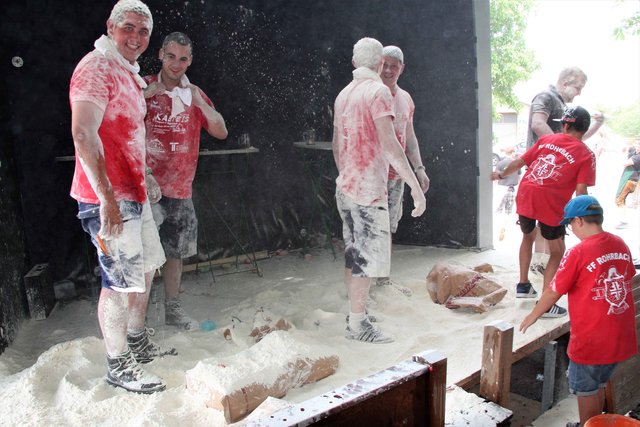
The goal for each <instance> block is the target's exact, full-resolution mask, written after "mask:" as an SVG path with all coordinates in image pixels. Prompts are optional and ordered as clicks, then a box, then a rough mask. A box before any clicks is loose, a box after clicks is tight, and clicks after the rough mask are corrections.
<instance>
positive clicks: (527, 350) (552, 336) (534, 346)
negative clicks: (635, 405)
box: [455, 319, 640, 390]
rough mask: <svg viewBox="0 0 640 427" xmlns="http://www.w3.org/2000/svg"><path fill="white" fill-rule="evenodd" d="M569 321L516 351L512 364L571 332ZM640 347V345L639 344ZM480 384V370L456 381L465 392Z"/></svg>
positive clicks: (512, 357)
mask: <svg viewBox="0 0 640 427" xmlns="http://www.w3.org/2000/svg"><path fill="white" fill-rule="evenodd" d="M569 327H570V324H569V320H568V319H567V320H566V321H565V322H564V323H563V324H562V325H560V326H558V327H557V328H555V329H553V330H551V331H549V332H547V333H546V334H544V335H542V336H540V337H538V338H536V339H534V340H533V341H531V342H529V343H527V344H525V345H523V346H522V347H520V348H518V349H516V350H515V351H514V352H513V355H512V356H511V364H514V363H516V362H517V361H518V360H520V359H523V358H525V357H527V356H528V355H530V354H531V353H533V352H534V351H536V350H538V349H541V348H542V347H544V346H545V345H546V344H547V343H548V342H549V341H554V340H556V339H558V338H559V337H561V336H563V335H565V334H567V333H568V332H569ZM639 346H640V343H639ZM479 383H480V370H477V371H475V372H471V373H470V374H469V375H467V376H466V377H464V378H462V379H460V380H458V381H456V383H455V384H456V385H457V386H458V387H460V388H463V389H465V390H469V389H471V388H473V387H475V386H476V385H478V384H479Z"/></svg>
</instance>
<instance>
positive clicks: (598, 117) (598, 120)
mask: <svg viewBox="0 0 640 427" xmlns="http://www.w3.org/2000/svg"><path fill="white" fill-rule="evenodd" d="M591 118H592V119H593V120H592V122H591V126H589V129H587V131H586V132H585V133H584V135H582V140H583V141H586V140H587V139H589V138H591V137H592V136H593V135H595V133H596V132H598V130H599V129H600V127H601V126H602V124H603V123H604V114H602V113H594V114H593V116H591Z"/></svg>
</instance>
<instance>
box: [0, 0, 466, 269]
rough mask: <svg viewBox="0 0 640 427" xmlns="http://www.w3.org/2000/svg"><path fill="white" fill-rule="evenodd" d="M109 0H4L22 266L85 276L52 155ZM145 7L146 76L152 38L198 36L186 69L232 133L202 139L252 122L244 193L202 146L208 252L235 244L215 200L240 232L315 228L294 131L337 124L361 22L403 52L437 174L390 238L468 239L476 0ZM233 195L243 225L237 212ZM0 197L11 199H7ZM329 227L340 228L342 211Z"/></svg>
mask: <svg viewBox="0 0 640 427" xmlns="http://www.w3.org/2000/svg"><path fill="white" fill-rule="evenodd" d="M112 5H113V2H111V1H88V0H77V1H73V2H66V1H45V0H8V1H5V2H4V3H3V6H4V13H3V18H2V22H1V24H0V37H1V39H2V40H3V46H2V53H3V54H2V70H3V75H4V76H5V79H4V82H2V83H1V84H2V85H3V86H5V87H4V93H5V94H6V96H5V97H4V102H3V104H4V105H3V110H2V111H3V113H4V112H5V111H6V113H7V114H3V115H2V144H3V150H2V153H3V156H9V157H11V159H10V160H11V161H12V162H13V164H14V165H15V169H14V173H13V175H12V179H14V180H15V182H14V184H15V185H16V187H17V189H18V192H17V194H19V201H18V199H17V198H16V197H15V196H14V197H13V198H11V197H10V199H11V201H13V202H16V203H15V204H16V205H17V206H20V208H16V210H15V211H14V212H17V213H19V214H20V215H22V225H23V227H24V236H25V237H24V242H25V246H26V259H27V264H28V265H29V266H31V265H33V264H36V263H41V262H49V263H50V264H51V272H52V275H53V277H54V279H56V280H59V279H62V278H64V277H67V276H69V275H71V276H72V277H76V276H78V275H80V274H82V271H83V265H84V262H83V259H84V258H83V257H84V256H85V254H84V252H83V247H84V245H83V242H84V236H83V233H82V231H81V229H80V225H79V221H78V220H77V219H76V218H75V209H76V207H75V203H74V201H73V200H72V199H71V198H70V197H69V196H68V191H69V186H70V182H71V177H72V173H73V164H72V163H69V162H67V163H65V162H56V161H55V158H56V156H63V155H71V154H73V144H72V141H71V137H70V130H69V129H70V109H69V103H68V84H69V79H70V76H71V73H72V72H73V69H74V67H75V65H76V64H77V62H78V61H79V60H80V58H81V57H82V56H83V55H84V54H86V53H87V52H88V51H89V50H91V49H92V48H93V42H94V40H95V39H96V38H97V37H98V36H99V35H100V34H102V33H104V32H105V31H106V30H105V21H106V19H107V17H108V14H109V11H110V9H111V7H112ZM148 5H149V6H150V8H151V10H152V13H153V14H154V30H153V34H152V39H151V44H150V46H149V49H148V50H147V52H146V53H145V54H143V56H142V57H141V59H140V63H141V67H142V74H150V73H155V72H157V71H158V70H159V65H160V64H159V61H158V59H157V52H158V49H159V47H160V43H161V40H162V38H163V37H164V36H165V35H166V34H168V33H169V32H171V31H184V32H186V33H187V34H189V35H190V37H191V38H192V39H193V41H194V63H193V65H192V67H191V68H190V70H189V72H188V76H189V78H190V79H191V81H192V82H193V83H195V84H197V85H199V86H200V87H201V88H202V89H203V90H204V91H205V92H206V93H207V94H208V95H209V96H210V97H211V98H212V99H213V101H214V103H215V104H216V107H217V109H218V110H219V111H220V112H221V113H222V114H223V115H224V117H225V119H226V121H227V125H228V128H229V132H230V135H229V138H228V140H227V141H226V142H224V143H223V142H219V141H214V140H212V139H211V138H209V137H203V141H202V147H203V148H209V149H219V148H224V147H225V146H233V145H234V142H235V141H236V139H237V137H238V135H239V134H241V133H245V132H246V133H249V134H250V137H251V143H252V145H254V146H256V147H258V148H259V149H260V153H259V154H256V155H251V156H250V158H249V161H248V165H249V172H248V175H247V180H245V181H241V184H246V186H244V185H240V187H242V188H244V189H246V190H247V192H246V196H247V197H246V198H241V197H240V196H239V195H238V194H239V189H238V188H239V184H238V181H237V180H236V179H235V178H234V177H233V176H230V175H227V174H217V173H214V172H216V171H219V170H221V169H223V168H224V167H226V166H228V165H229V164H230V163H231V164H233V165H235V166H237V167H242V164H240V165H239V164H238V162H239V160H238V159H237V158H234V159H232V160H230V159H229V158H214V157H209V158H201V160H200V164H199V169H198V175H197V177H196V183H195V190H196V192H195V194H194V200H195V202H196V204H197V206H198V214H199V221H200V227H201V229H202V232H201V235H200V237H201V240H202V236H203V234H202V233H205V234H206V237H207V246H208V248H207V252H208V251H213V252H216V253H228V252H229V251H230V250H232V246H233V241H232V239H231V238H230V236H229V233H227V232H226V230H225V229H224V226H223V225H222V223H221V221H220V220H219V218H218V216H217V215H216V214H215V212H214V211H213V210H212V208H211V203H214V204H215V206H216V207H217V208H218V209H219V210H220V211H221V214H222V216H223V217H224V218H225V219H226V220H227V221H230V223H231V225H232V227H233V228H234V229H235V230H239V233H240V235H241V239H242V240H246V239H247V237H248V236H249V234H248V233H249V232H250V235H251V236H252V237H253V240H254V243H255V247H256V249H276V248H279V247H286V246H287V245H293V246H296V245H299V244H300V237H299V234H300V230H301V229H302V228H305V227H309V226H310V228H312V229H315V228H317V227H318V223H315V224H307V222H308V221H307V220H308V218H312V217H313V215H312V214H313V212H312V206H313V205H312V203H311V199H310V195H309V191H308V190H309V183H308V180H307V179H306V177H305V175H304V171H303V168H302V165H301V161H300V160H301V157H300V153H299V152H297V151H296V149H294V148H293V147H292V142H293V141H296V140H299V139H300V138H301V136H302V132H303V131H304V130H305V129H308V128H315V129H316V132H317V134H318V136H319V139H324V140H329V139H330V138H331V132H332V109H333V108H332V107H333V101H334V99H335V97H336V95H337V93H338V92H339V91H340V90H341V89H342V88H343V87H344V86H345V85H346V84H348V82H349V81H350V80H351V71H352V66H351V50H352V47H353V44H354V43H355V41H357V40H358V39H359V38H361V37H363V36H371V37H375V38H377V39H379V40H380V41H381V42H382V43H383V44H395V45H398V46H400V47H402V48H403V50H404V52H405V63H406V70H405V72H404V74H403V76H402V77H401V79H400V85H401V86H402V87H403V88H405V89H407V90H408V91H409V92H410V93H411V94H412V96H413V98H414V101H415V103H416V115H415V119H414V121H415V129H416V134H417V135H418V139H419V141H420V148H421V152H422V157H423V160H424V163H425V165H426V167H427V172H428V174H429V176H430V178H431V185H432V188H431V190H430V191H429V193H428V195H427V212H426V213H425V215H423V216H422V217H421V218H419V219H413V218H411V217H410V215H409V212H410V207H411V206H410V203H406V204H405V214H404V217H403V220H402V222H401V224H400V227H399V230H398V233H397V235H396V236H395V241H396V242H398V243H411V244H420V245H445V246H457V245H460V246H466V247H473V246H476V245H477V236H478V230H477V218H476V216H477V200H478V194H477V186H476V181H477V160H476V159H477V143H476V130H477V123H478V115H477V95H476V87H477V85H476V58H475V29H474V11H473V2H472V0H448V1H446V2H445V1H441V0H404V1H397V2H391V3H390V2H388V1H381V0H352V1H342V0H325V1H322V0H319V1H313V2H311V1H294V0H252V1H231V0H227V1H224V0H223V1H208V0H198V1H167V0H165V1H149V2H148ZM15 56H18V57H20V58H22V60H23V65H22V66H21V67H16V66H14V65H12V63H11V58H13V57H15ZM327 155H330V153H327ZM2 160H4V159H2ZM3 185H4V183H3ZM3 197H5V196H4V195H3ZM241 200H244V206H245V207H246V208H247V209H246V211H247V212H248V218H249V221H248V224H249V230H248V231H247V230H246V229H243V228H242V227H241V225H242V224H240V219H241V218H242V217H243V216H242V215H241V212H240V209H239V203H240V201H241ZM405 201H409V199H407V198H405ZM330 202H331V201H330V200H329V201H328V202H327V203H330ZM0 203H2V204H3V205H4V206H8V205H9V201H8V200H6V199H3V200H2V201H0ZM333 218H334V219H335V216H334V217H333ZM332 229H333V231H334V232H335V233H337V234H338V235H339V234H340V224H339V223H338V222H335V223H333V224H332ZM4 238H5V236H3V239H4ZM6 238H8V239H9V245H10V246H12V247H15V248H17V249H19V248H20V247H21V244H20V243H21V241H22V238H23V237H22V235H21V234H20V233H14V234H11V235H9V236H6ZM200 247H201V250H203V248H202V241H201V245H200ZM23 274H24V272H23V273H22V275H23Z"/></svg>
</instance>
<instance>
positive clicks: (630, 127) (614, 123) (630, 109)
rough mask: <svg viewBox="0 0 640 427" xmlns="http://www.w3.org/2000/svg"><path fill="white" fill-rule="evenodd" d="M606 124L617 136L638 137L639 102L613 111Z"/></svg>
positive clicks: (639, 121) (639, 133) (639, 130)
mask: <svg viewBox="0 0 640 427" xmlns="http://www.w3.org/2000/svg"><path fill="white" fill-rule="evenodd" d="M607 124H608V125H609V127H610V128H611V129H613V131H614V132H615V133H617V134H618V135H621V136H624V137H627V138H637V137H640V101H636V102H635V104H632V105H630V106H627V107H621V108H619V109H617V110H616V111H613V112H612V114H611V118H609V119H608V120H607Z"/></svg>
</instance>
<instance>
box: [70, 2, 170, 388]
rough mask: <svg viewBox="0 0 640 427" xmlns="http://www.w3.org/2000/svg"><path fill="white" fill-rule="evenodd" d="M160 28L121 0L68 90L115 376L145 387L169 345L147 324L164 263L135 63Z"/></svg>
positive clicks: (157, 384) (85, 221) (78, 193)
mask: <svg viewBox="0 0 640 427" xmlns="http://www.w3.org/2000/svg"><path fill="white" fill-rule="evenodd" d="M152 28H153V20H152V17H151V12H150V11H149V8H148V7H147V6H146V5H145V4H144V3H142V2H141V1H139V0H121V1H119V2H118V3H116V5H115V6H114V7H113V10H112V11H111V15H110V16H109V19H108V20H107V36H104V35H103V36H101V37H100V38H99V39H98V40H96V42H95V44H94V46H95V49H94V50H93V51H91V52H89V53H88V54H87V55H86V56H85V57H84V58H82V60H81V61H80V62H79V63H78V65H77V66H76V69H75V70H74V72H73V76H72V77H71V84H70V88H69V101H70V103H71V133H72V136H73V143H74V146H75V151H76V165H75V173H74V176H73V182H72V185H71V197H73V198H74V199H76V200H77V201H78V218H79V219H80V221H81V223H82V227H83V228H84V230H85V231H86V232H87V233H88V234H90V236H91V240H92V242H93V244H94V245H95V247H96V248H97V252H98V262H99V264H100V269H101V273H102V290H101V292H100V299H99V301H98V321H99V324H100V329H101V331H102V335H103V338H104V344H105V347H106V352H107V362H108V373H107V382H108V383H110V384H112V385H114V386H116V387H122V388H124V389H126V390H128V391H134V392H138V393H153V392H157V391H161V390H164V389H165V385H164V384H163V382H162V380H161V379H160V378H158V377H156V376H154V375H151V374H149V373H146V372H145V371H144V370H143V369H142V368H141V366H140V363H147V362H150V361H152V360H153V358H154V357H158V356H161V355H163V353H164V352H165V351H164V350H161V349H160V348H159V347H158V346H157V345H156V344H154V343H152V342H151V341H150V340H149V335H148V332H147V330H146V329H145V326H144V318H145V312H146V305H147V301H148V298H149V290H150V288H151V280H152V278H153V273H154V272H155V270H156V269H157V268H159V267H161V266H162V264H163V263H164V261H165V257H164V253H163V251H162V246H161V245H160V239H159V237H158V230H157V228H156V226H155V223H154V221H153V217H152V214H151V207H150V205H149V200H148V198H147V185H146V181H145V129H144V116H145V113H146V105H145V102H144V97H143V95H142V89H143V88H144V87H146V83H145V82H144V80H143V79H142V77H140V75H138V72H139V70H140V67H139V66H138V63H137V59H138V57H139V56H140V55H141V54H142V52H144V51H145V50H146V48H147V46H148V45H149V38H150V36H151V30H152ZM170 352H171V353H173V354H175V349H171V350H170Z"/></svg>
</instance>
